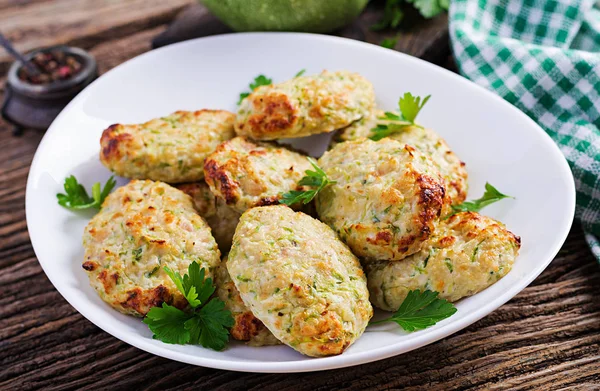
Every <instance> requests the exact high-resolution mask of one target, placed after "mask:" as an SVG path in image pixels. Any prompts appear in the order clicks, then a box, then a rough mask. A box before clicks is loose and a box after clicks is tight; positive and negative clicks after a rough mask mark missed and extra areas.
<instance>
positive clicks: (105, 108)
mask: <svg viewBox="0 0 600 391" xmlns="http://www.w3.org/2000/svg"><path fill="white" fill-rule="evenodd" d="M301 69H306V72H307V74H312V73H317V72H320V71H321V70H323V69H328V70H339V69H347V70H351V71H355V72H359V73H361V74H362V75H364V76H365V77H367V78H368V79H369V80H371V81H372V82H373V84H374V85H375V91H376V94H377V99H378V103H379V104H380V105H381V106H382V107H383V108H385V109H394V108H395V107H396V102H397V100H398V97H399V95H400V94H401V93H404V92H406V91H410V92H412V93H414V94H418V95H426V94H431V95H432V98H431V100H430V101H429V103H428V104H427V106H426V107H425V109H424V111H423V112H422V113H421V115H420V117H419V119H420V120H421V122H422V123H423V124H425V125H426V126H430V127H432V128H433V129H435V130H436V131H437V132H439V133H440V134H441V135H442V136H443V137H445V138H446V140H447V141H448V143H449V144H450V146H451V147H452V148H453V149H454V151H455V152H456V153H457V154H458V156H460V157H461V158H462V159H463V160H464V161H465V162H466V163H467V168H468V170H469V176H470V177H469V182H470V189H471V190H470V192H469V196H470V197H471V198H473V197H478V196H480V195H481V194H482V192H483V185H484V184H485V182H486V181H489V182H491V183H492V184H493V185H495V186H496V187H497V188H498V189H500V190H501V191H502V192H504V193H506V194H510V195H513V196H515V197H516V199H515V200H504V201H502V202H499V203H497V204H495V205H492V206H490V207H488V208H486V209H485V210H484V212H485V214H487V215H490V216H492V217H495V218H497V219H499V220H501V221H502V222H504V223H505V224H506V225H507V226H508V228H509V229H510V230H512V231H513V232H514V233H515V234H517V235H520V236H521V237H522V240H523V247H522V250H521V255H520V256H519V258H518V259H517V262H516V263H515V265H514V268H513V270H512V271H511V272H510V273H509V274H508V275H507V276H506V277H504V278H503V279H502V280H500V281H499V282H498V283H496V284H495V285H493V286H492V287H490V288H488V289H486V290H485V291H483V292H481V293H478V294H477V295H475V296H473V297H470V298H467V299H465V300H462V301H460V302H459V303H458V304H457V307H458V312H457V313H456V314H455V315H453V316H452V317H451V318H449V319H446V320H444V321H442V322H440V323H438V324H437V325H435V326H433V327H431V328H428V329H426V330H423V331H419V332H414V333H404V332H402V331H400V330H399V328H398V327H397V326H395V325H394V324H387V325H382V326H378V327H372V328H369V329H368V330H367V332H366V333H365V334H364V335H363V337H362V338H360V339H359V340H358V341H357V342H356V343H355V344H354V345H353V346H351V347H350V348H349V349H348V350H347V351H346V352H345V353H344V354H342V355H339V356H335V357H328V358H320V359H314V358H308V357H303V356H301V355H300V354H299V353H296V352H295V351H294V350H292V349H291V348H288V347H286V346H276V347H263V348H252V347H248V346H245V345H243V344H240V343H232V344H231V346H230V347H229V348H228V349H227V350H225V351H223V352H215V351H212V350H207V349H203V348H201V347H199V346H178V345H168V344H164V343H162V342H159V341H155V340H153V339H152V336H151V333H150V331H149V330H148V328H147V327H146V325H144V324H143V323H142V322H141V321H140V320H139V319H136V318H133V317H128V316H125V315H121V314H120V313H118V312H117V311H114V310H112V309H111V308H110V307H109V306H108V305H106V304H105V303H104V302H103V301H101V300H100V298H99V297H98V295H97V294H96V292H95V291H94V290H93V289H92V288H91V287H90V285H89V283H88V278H87V276H86V274H85V273H84V271H83V269H82V268H81V263H82V259H83V249H82V246H81V236H82V232H83V229H84V227H85V225H86V223H87V221H88V220H89V218H90V217H91V214H75V213H72V212H70V211H68V210H66V209H63V208H62V207H60V206H59V205H58V204H57V202H56V193H58V192H61V191H62V184H63V181H64V178H65V177H66V176H68V175H71V174H74V175H75V176H76V177H77V178H78V179H80V180H81V181H82V182H83V183H84V184H85V185H86V187H88V188H89V187H90V186H91V185H92V183H94V182H96V181H102V182H104V181H105V180H106V179H107V178H108V177H109V176H110V173H109V172H108V170H107V169H105V168H104V167H103V166H102V165H101V164H100V161H99V160H98V152H99V149H100V147H99V139H100V135H101V132H102V130H103V129H104V128H105V127H107V126H108V125H110V124H113V123H116V122H120V123H135V122H142V121H146V120H149V119H151V118H154V117H159V116H163V115H166V114H169V113H171V112H173V111H175V110H180V109H181V110H196V109H201V108H216V109H226V110H232V111H235V109H236V102H237V99H238V95H239V93H240V92H242V91H245V90H246V89H247V88H248V83H249V82H250V81H251V80H252V79H253V78H254V77H255V76H256V75H258V74H261V73H263V74H265V75H268V76H270V77H272V78H273V80H274V81H283V80H285V79H288V78H290V77H292V76H293V75H294V74H296V73H297V72H298V71H299V70H301ZM326 139H327V137H322V136H321V137H313V138H308V139H303V140H299V144H301V147H303V148H307V147H310V148H311V150H312V152H313V153H318V152H320V151H322V150H323V149H324V148H325V145H326ZM297 145H298V144H297ZM125 182H126V181H125V180H120V181H119V185H122V184H124V183H125ZM26 200H27V202H26V204H27V206H26V209H27V223H28V226H29V233H30V235H31V241H32V243H33V246H34V249H35V253H36V255H37V257H38V259H39V262H40V264H41V265H42V268H43V269H44V271H45V272H46V274H47V275H48V278H49V279H50V281H51V282H52V283H53V284H54V286H55V287H56V289H58V291H59V292H60V293H61V294H62V295H63V296H64V297H65V299H67V301H68V302H69V303H70V304H71V305H72V306H73V307H75V308H76V309H77V310H78V311H79V312H81V314H83V316H85V317H86V318H88V319H89V320H90V321H92V322H93V323H94V324H96V325H97V326H99V327H100V328H102V329H103V330H105V331H106V332H108V333H110V334H112V335H114V336H115V337H117V338H119V339H121V340H123V341H125V342H127V343H129V344H131V345H133V346H136V347H138V348H140V349H143V350H146V351H148V352H151V353H154V354H156V355H159V356H163V357H167V358H170V359H173V360H178V361H182V362H186V363H190V364H196V365H202V366H206V367H214V368H222V369H230V370H236V371H252V372H300V371H313V370H323V369H331V368H339V367H346V366H350V365H356V364H361V363H366V362H369V361H374V360H379V359H382V358H386V357H390V356H394V355H397V354H400V353H404V352H407V351H409V350H412V349H416V348H418V347H420V346H423V345H426V344H428V343H431V342H434V341H436V340H438V339H440V338H443V337H445V336H447V335H449V334H452V333H454V332H456V331H458V330H460V329H462V328H464V327H466V326H468V325H470V324H471V323H473V322H475V321H476V320H478V319H480V318H482V317H483V316H485V315H487V314H489V313H490V312H491V311H493V310H494V309H496V308H498V307H499V306H500V305H502V304H503V303H505V302H506V301H508V300H509V299H510V298H512V297H513V296H514V295H516V294H517V293H518V292H520V291H521V290H522V289H523V288H525V287H526V286H527V285H528V284H529V283H530V282H531V281H532V280H533V279H534V278H535V277H536V276H537V275H539V274H540V273H541V272H542V271H543V270H544V268H545V267H546V266H547V265H548V263H550V261H551V260H552V258H553V257H554V256H555V255H556V253H557V252H558V250H559V248H560V246H561V245H562V243H563V242H564V240H565V238H566V236H567V233H568V231H569V228H570V226H571V222H572V219H573V213H574V209H575V187H574V182H573V177H572V175H571V171H570V170H569V167H568V165H567V163H566V161H565V159H564V158H563V156H562V155H561V153H560V151H559V150H558V148H557V147H556V146H555V144H554V143H553V142H552V141H551V139H550V138H549V137H548V136H547V135H546V134H545V133H544V131H543V130H542V129H541V128H539V127H538V126H537V125H536V124H535V123H534V122H533V121H532V120H530V119H529V118H528V117H527V116H525V115H524V114H522V113H521V112H519V111H518V110H517V109H515V108H514V107H513V106H511V105H509V104H508V103H506V102H504V101H503V100H502V99H500V98H498V97H497V96H495V95H493V94H492V93H490V92H488V91H486V90H484V89H483V88H480V87H478V86H476V85H475V84H472V83H471V82H469V81H467V80H466V79H463V78H462V77H460V76H458V75H455V74H453V73H451V72H449V71H446V70H444V69H442V68H439V67H437V66H434V65H431V64H429V63H426V62H424V61H421V60H418V59H416V58H413V57H410V56H407V55H403V54H399V53H397V52H394V51H392V50H388V49H383V48H380V47H377V46H374V45H370V44H365V43H361V42H357V41H352V40H347V39H342V38H334V37H328V36H320V35H310V34H291V33H249V34H231V35H222V36H215V37H210V38H202V39H196V40H192V41H187V42H183V43H179V44H176V45H171V46H168V47H165V48H162V49H158V50H154V51H151V52H149V53H146V54H143V55H141V56H139V57H137V58H135V59H133V60H131V61H128V62H126V63H125V64H123V65H120V66H118V67H117V68H115V69H113V70H111V71H110V72H108V73H107V74H105V75H104V76H102V77H101V78H100V79H98V80H97V81H96V82H94V83H93V84H92V85H90V86H89V87H88V88H86V89H85V91H83V92H82V93H80V94H79V96H77V97H76V98H75V99H74V100H73V101H72V102H71V103H70V104H69V105H68V106H67V108H66V109H64V110H63V112H62V113H61V114H60V115H59V117H58V118H57V119H56V120H55V121H54V123H53V124H52V126H51V127H50V129H49V130H48V132H47V133H46V135H45V137H44V139H43V140H42V142H41V144H40V146H39V148H38V151H37V153H36V155H35V158H34V160H33V164H32V166H31V172H30V174H29V180H28V183H27V197H26Z"/></svg>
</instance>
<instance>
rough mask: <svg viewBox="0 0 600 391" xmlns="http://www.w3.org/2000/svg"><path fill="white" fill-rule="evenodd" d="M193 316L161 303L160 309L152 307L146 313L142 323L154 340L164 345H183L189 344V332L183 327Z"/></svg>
mask: <svg viewBox="0 0 600 391" xmlns="http://www.w3.org/2000/svg"><path fill="white" fill-rule="evenodd" d="M193 316H194V315H193V314H186V313H185V312H183V311H182V310H180V309H177V308H175V307H173V306H171V305H168V304H167V303H163V304H162V307H152V308H151V309H150V311H148V313H147V314H146V317H145V318H144V323H145V324H147V325H148V328H149V329H150V331H152V332H153V333H154V339H159V340H161V341H163V342H165V343H175V344H180V345H185V344H186V343H189V342H190V332H189V331H188V330H187V329H186V328H185V326H184V325H185V322H187V321H188V320H189V319H191V318H192V317H193Z"/></svg>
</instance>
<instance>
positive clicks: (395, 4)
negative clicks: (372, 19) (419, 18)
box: [371, 0, 450, 31]
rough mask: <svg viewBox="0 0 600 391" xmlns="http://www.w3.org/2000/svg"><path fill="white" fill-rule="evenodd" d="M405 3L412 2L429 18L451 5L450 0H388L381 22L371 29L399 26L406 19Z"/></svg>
mask: <svg viewBox="0 0 600 391" xmlns="http://www.w3.org/2000/svg"><path fill="white" fill-rule="evenodd" d="M404 3H409V4H412V5H413V6H414V7H415V8H416V9H417V10H418V11H419V12H420V13H421V15H423V17H424V18H427V19H430V18H433V17H436V16H438V15H439V14H441V13H442V12H444V11H447V10H448V7H449V6H450V0H404V1H403V0H386V2H385V8H384V9H383V16H382V17H381V19H380V20H379V22H377V23H375V24H373V25H372V26H371V30H374V31H379V30H385V29H387V28H392V29H395V28H396V27H398V26H399V25H400V23H401V22H402V20H403V19H404V9H403V6H404Z"/></svg>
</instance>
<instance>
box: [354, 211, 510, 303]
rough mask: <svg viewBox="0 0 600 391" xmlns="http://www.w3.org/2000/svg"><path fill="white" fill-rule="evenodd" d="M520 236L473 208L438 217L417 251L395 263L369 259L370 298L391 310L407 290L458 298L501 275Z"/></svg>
mask: <svg viewBox="0 0 600 391" xmlns="http://www.w3.org/2000/svg"><path fill="white" fill-rule="evenodd" d="M520 246H521V239H520V238H519V237H518V236H515V235H513V234H512V233H511V232H510V231H508V230H507V229H506V228H505V227H504V225H503V224H502V223H500V222H498V221H496V220H493V219H491V218H489V217H485V216H481V215H480V214H478V213H473V212H463V213H458V214H455V215H454V216H452V217H450V218H449V219H448V220H443V221H441V222H440V223H439V225H438V227H437V228H436V231H435V234H434V235H433V236H432V237H431V239H429V240H428V241H427V243H426V245H425V246H424V247H423V249H422V250H421V251H419V252H418V253H416V254H413V255H411V256H410V257H408V258H405V259H403V260H402V261H398V262H386V261H378V262H368V263H366V264H365V268H366V270H367V273H368V285H369V292H370V294H371V302H372V303H373V305H375V306H376V307H378V308H381V309H383V310H386V311H396V310H397V309H398V307H400V304H402V301H403V300H404V298H405V297H406V295H407V294H408V292H409V291H410V290H414V289H419V290H425V289H429V290H433V291H437V292H439V293H440V294H439V297H441V298H443V299H446V300H449V301H457V300H459V299H461V298H463V297H466V296H471V295H474V294H475V293H477V292H480V291H482V290H484V289H485V288H487V287H488V286H490V285H492V284H493V283H495V282H496V281H498V280H499V279H501V278H502V277H504V276H505V275H506V274H507V273H508V272H509V271H510V270H511V268H512V265H513V263H514V261H515V259H516V258H517V255H518V253H519V248H520Z"/></svg>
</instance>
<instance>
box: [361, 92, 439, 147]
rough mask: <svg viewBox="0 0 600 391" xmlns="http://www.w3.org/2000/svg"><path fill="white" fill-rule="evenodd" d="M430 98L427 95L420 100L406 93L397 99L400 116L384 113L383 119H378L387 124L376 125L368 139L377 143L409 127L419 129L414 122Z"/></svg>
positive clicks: (388, 112)
mask: <svg viewBox="0 0 600 391" xmlns="http://www.w3.org/2000/svg"><path fill="white" fill-rule="evenodd" d="M430 97H431V95H427V96H426V97H425V98H423V99H422V100H421V97H420V96H413V94H411V93H410V92H406V93H405V94H404V95H403V96H401V97H400V99H398V109H399V110H400V115H398V114H396V113H392V112H390V111H386V112H385V114H384V116H383V118H380V119H382V120H385V121H387V122H388V123H378V124H377V126H375V127H374V128H373V129H371V132H372V133H373V135H371V136H370V137H369V138H370V139H371V140H373V141H379V140H381V139H382V138H385V137H388V136H390V135H391V134H394V133H398V132H400V131H402V130H404V129H406V128H407V127H409V126H419V127H420V125H417V124H416V123H415V120H416V119H417V115H419V112H420V111H421V109H422V108H423V106H425V103H427V101H428V100H429V98H430Z"/></svg>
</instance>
